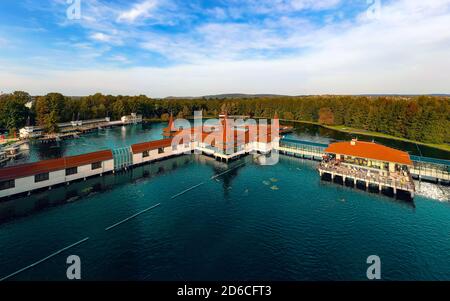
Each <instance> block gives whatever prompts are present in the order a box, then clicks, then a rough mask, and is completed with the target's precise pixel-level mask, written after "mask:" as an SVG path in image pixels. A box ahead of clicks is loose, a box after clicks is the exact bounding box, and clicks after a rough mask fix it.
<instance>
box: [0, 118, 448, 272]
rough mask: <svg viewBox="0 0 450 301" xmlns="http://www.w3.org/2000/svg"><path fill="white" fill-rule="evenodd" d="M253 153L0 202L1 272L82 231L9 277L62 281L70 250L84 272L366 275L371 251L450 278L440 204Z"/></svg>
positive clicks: (116, 139) (92, 146)
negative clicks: (262, 159)
mask: <svg viewBox="0 0 450 301" xmlns="http://www.w3.org/2000/svg"><path fill="white" fill-rule="evenodd" d="M147 127H149V128H147ZM163 127H164V124H152V125H144V128H142V126H134V127H127V128H125V129H121V128H116V129H110V130H105V131H102V132H99V133H94V134H91V135H88V136H84V137H82V138H80V139H77V140H73V141H63V142H60V143H61V144H60V146H61V147H60V148H56V147H53V148H51V146H49V145H47V146H40V147H42V148H44V147H45V149H40V150H41V151H34V149H33V148H32V151H31V152H30V157H29V160H30V161H33V160H38V159H39V160H40V159H45V158H50V157H54V156H55V154H56V155H72V154H77V153H83V152H87V151H94V150H98V149H102V148H111V147H118V146H125V145H129V144H131V143H135V142H140V141H145V140H149V139H148V138H154V139H159V138H160V135H161V129H162V128H163ZM149 129H150V131H149ZM312 136H313V135H312ZM301 137H302V138H306V137H303V136H301ZM71 143H74V144H76V145H77V147H76V148H74V147H70V146H69V145H70V144H71ZM66 144H67V145H66ZM32 147H34V146H32ZM48 149H54V153H50V152H49V151H48ZM58 149H59V150H58ZM57 150H58V151H57ZM253 159H254V158H253V157H252V156H247V157H245V158H243V159H240V160H238V161H236V162H233V163H231V164H229V165H226V164H224V163H219V162H216V161H214V160H212V159H210V158H206V157H204V156H195V155H192V156H183V157H178V158H174V159H170V160H167V161H163V162H158V163H152V164H149V165H145V166H142V167H138V168H136V169H132V170H131V171H129V172H127V173H119V174H116V175H107V176H104V177H99V178H93V179H89V180H88V181H86V182H77V183H73V184H71V185H70V186H67V187H58V188H55V189H54V190H52V191H45V192H42V193H37V194H32V195H31V196H30V197H24V198H21V199H16V200H13V201H8V202H3V203H0V219H1V220H2V222H1V223H0V246H1V256H0V278H2V277H4V276H7V275H10V274H11V273H13V272H15V271H17V270H19V269H21V268H23V267H26V266H28V265H30V264H33V263H35V262H37V261H39V260H41V259H42V258H45V257H47V256H49V255H50V254H53V253H54V252H57V251H58V250H61V249H63V248H65V247H67V246H70V245H72V244H74V243H75V242H78V241H80V240H82V239H84V238H89V240H87V241H85V242H84V243H82V244H80V245H77V246H75V247H73V248H71V249H70V250H67V251H63V252H61V253H59V254H57V255H56V256H54V257H52V258H50V259H49V260H47V261H45V262H42V263H41V264H39V265H37V266H35V267H33V268H31V269H28V270H26V271H24V272H22V273H20V274H18V275H16V276H14V277H12V278H11V279H13V280H64V279H66V268H67V264H66V259H67V256H69V255H78V256H80V258H81V263H82V278H83V279H84V280H365V279H366V270H367V267H368V265H367V264H366V259H367V257H368V256H370V255H378V256H380V258H381V263H382V278H383V279H384V280H435V279H439V280H448V279H450V261H449V260H448V255H449V254H450V235H449V233H450V223H449V220H450V203H449V202H439V201H436V200H433V199H431V198H428V197H425V196H423V195H418V196H417V197H416V198H415V200H414V202H403V201H398V200H395V199H392V198H388V197H384V196H381V195H379V194H371V193H367V192H364V191H360V190H357V189H352V188H346V187H343V186H340V185H336V184H332V183H328V182H324V181H321V180H320V177H319V175H318V173H317V171H316V164H317V163H316V162H313V161H308V160H300V159H296V158H290V157H284V156H282V157H281V161H280V163H279V164H277V165H275V166H260V165H258V164H256V163H255V162H254V160H253ZM224 171H228V172H227V173H225V174H223V175H222V176H219V177H217V179H213V180H211V177H212V176H214V175H218V174H221V173H223V172H224ZM202 183H203V184H202ZM199 184H201V185H199ZM432 187H434V188H429V189H444V190H445V189H447V188H448V187H442V188H436V187H437V186H435V185H432ZM191 188H192V189H191ZM427 190H428V188H427ZM184 191H185V193H183V194H181V195H179V196H178V197H176V196H177V195H178V194H179V193H181V192H184ZM174 197H175V198H174ZM156 204H161V205H160V206H159V207H156V208H154V209H152V210H149V211H146V212H144V213H142V214H140V215H138V216H136V217H134V218H132V219H129V220H126V219H127V218H129V217H132V216H133V215H135V214H137V213H139V212H142V211H143V210H145V209H148V208H151V207H152V206H154V205H156ZM13 217H14V218H13ZM124 220H126V222H124V223H122V224H120V225H118V226H117V227H114V228H112V229H111V230H108V231H105V229H106V228H108V227H110V226H112V225H114V224H117V223H118V222H121V221H124Z"/></svg>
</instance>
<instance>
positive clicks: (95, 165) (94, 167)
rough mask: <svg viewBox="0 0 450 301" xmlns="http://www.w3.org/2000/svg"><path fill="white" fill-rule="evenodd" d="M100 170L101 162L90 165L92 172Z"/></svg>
mask: <svg viewBox="0 0 450 301" xmlns="http://www.w3.org/2000/svg"><path fill="white" fill-rule="evenodd" d="M100 168H102V162H95V163H92V165H91V169H92V170H95V169H100Z"/></svg>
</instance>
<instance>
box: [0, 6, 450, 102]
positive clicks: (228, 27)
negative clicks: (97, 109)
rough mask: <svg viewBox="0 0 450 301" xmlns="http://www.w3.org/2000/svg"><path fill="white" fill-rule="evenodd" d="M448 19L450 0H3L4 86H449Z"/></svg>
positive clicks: (84, 89) (0, 68)
mask: <svg viewBox="0 0 450 301" xmlns="http://www.w3.org/2000/svg"><path fill="white" fill-rule="evenodd" d="M77 1H79V2H80V11H79V13H80V14H79V16H80V18H79V19H73V18H72V17H73V16H74V15H71V14H69V16H72V17H70V18H69V17H68V13H67V11H68V9H69V8H77V5H76V2H77ZM74 2H75V3H74ZM71 12H78V11H77V10H75V11H74V10H71ZM449 20H450V0H429V1H420V0H396V1H394V0H392V1H388V0H347V1H346V0H209V1H207V0H191V1H187V0H134V1H126V0H109V1H106V0H39V1H38V0H1V1H0V90H1V91H4V92H10V91H13V90H17V89H21V90H27V91H30V92H31V93H33V94H43V93H47V92H50V91H60V92H62V93H65V94H70V95H84V94H90V93H95V92H103V93H111V94H131V95H134V94H147V95H149V96H153V97H164V96H169V95H176V96H182V95H183V96H187V95H203V94H215V93H233V92H242V93H280V94H291V95H299V94H325V93H327V94H330V93H331V94H359V93H449V92H450V91H449V86H450V85H448V83H449V82H450V78H449V75H448V74H450V72H449V71H450V68H449V66H450V63H449V56H448V53H450V30H449V29H450V22H449ZM438 70H442V71H446V72H438Z"/></svg>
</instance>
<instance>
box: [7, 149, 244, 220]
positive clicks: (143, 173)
mask: <svg viewBox="0 0 450 301" xmlns="http://www.w3.org/2000/svg"><path fill="white" fill-rule="evenodd" d="M249 160H251V159H249V158H243V159H241V160H237V161H234V162H231V163H230V164H225V163H221V162H218V161H216V160H214V159H213V158H209V157H205V156H197V155H191V156H181V157H175V158H170V159H167V160H164V161H158V162H153V163H150V164H146V165H142V166H138V167H136V168H133V169H130V170H129V171H121V172H117V173H116V174H108V175H104V176H103V177H92V178H88V179H87V180H86V181H83V180H79V181H75V182H71V184H70V185H64V184H62V185H58V186H54V187H53V188H52V189H51V190H47V189H45V190H43V191H37V192H33V193H32V194H31V195H29V196H19V197H15V198H12V199H4V200H2V201H0V223H3V222H5V221H9V220H12V219H15V218H19V217H25V216H29V215H31V214H34V213H36V212H39V211H42V210H45V209H47V208H51V207H56V206H60V205H64V204H69V203H72V202H76V201H81V200H83V198H85V197H87V196H89V195H92V194H96V193H101V192H104V191H108V190H111V189H114V187H117V186H120V185H127V184H130V183H140V182H143V181H148V180H149V179H151V178H153V177H158V176H161V175H163V174H168V173H170V172H173V171H175V170H177V169H179V168H182V167H184V166H188V165H190V164H191V163H192V162H194V161H196V162H198V163H200V164H202V165H207V166H210V167H211V168H212V170H213V173H214V174H219V173H222V172H224V171H226V170H230V169H232V170H231V171H230V172H229V173H226V174H224V175H223V176H221V177H220V181H221V182H223V189H224V195H227V194H228V192H229V189H230V187H231V186H232V183H231V182H232V180H233V179H234V178H235V177H236V176H237V175H238V171H239V169H240V168H243V167H244V166H245V165H243V163H245V162H248V161H249Z"/></svg>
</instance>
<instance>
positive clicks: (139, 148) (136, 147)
mask: <svg viewBox="0 0 450 301" xmlns="http://www.w3.org/2000/svg"><path fill="white" fill-rule="evenodd" d="M171 145H172V138H170V139H163V140H157V141H150V142H144V143H138V144H133V145H132V146H131V151H132V152H133V154H139V153H143V152H145V151H150V150H154V149H158V148H162V147H169V146H171Z"/></svg>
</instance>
